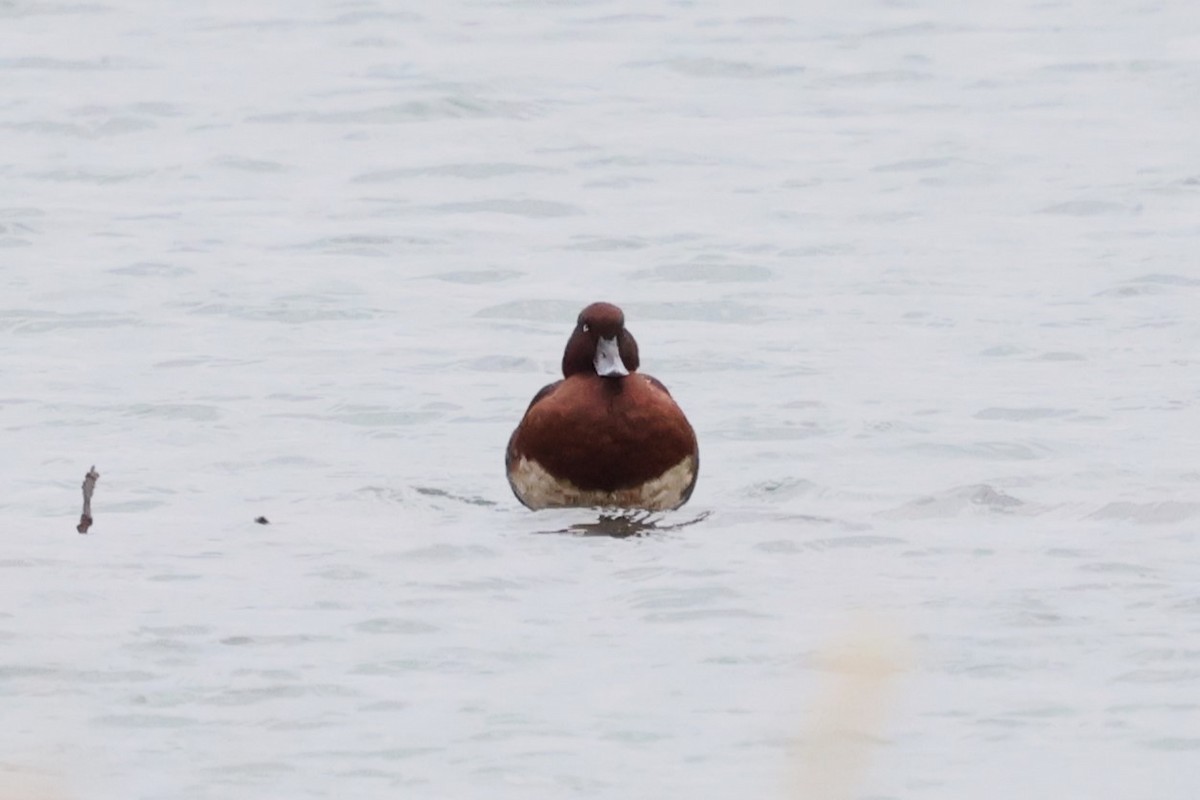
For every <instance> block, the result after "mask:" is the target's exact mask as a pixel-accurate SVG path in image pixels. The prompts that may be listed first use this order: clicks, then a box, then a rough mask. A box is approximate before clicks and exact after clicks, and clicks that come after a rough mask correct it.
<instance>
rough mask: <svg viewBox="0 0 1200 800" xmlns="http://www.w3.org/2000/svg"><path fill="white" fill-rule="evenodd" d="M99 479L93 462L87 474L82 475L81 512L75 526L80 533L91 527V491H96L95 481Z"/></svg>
mask: <svg viewBox="0 0 1200 800" xmlns="http://www.w3.org/2000/svg"><path fill="white" fill-rule="evenodd" d="M99 479H100V473H99V472H96V465H95V464H93V465H92V468H91V469H89V470H88V473H87V475H84V476H83V513H82V514H80V516H79V524H78V525H76V526H75V530H77V531H79V532H80V533H87V532H88V528H90V527H92V492H94V491H96V481H97V480H99Z"/></svg>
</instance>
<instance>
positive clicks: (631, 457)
mask: <svg viewBox="0 0 1200 800" xmlns="http://www.w3.org/2000/svg"><path fill="white" fill-rule="evenodd" d="M640 365H641V362H640V360H639V356H638V345H637V341H636V340H635V339H634V338H633V334H631V333H630V332H629V331H628V330H627V329H626V327H625V313H624V312H623V311H622V310H621V309H620V308H619V307H617V306H615V305H613V304H612V303H603V302H600V303H592V304H591V305H589V306H587V307H586V308H584V309H583V310H582V311H581V312H579V317H578V318H577V319H576V321H575V328H574V330H573V331H572V332H571V336H570V338H568V339H567V346H566V348H565V350H564V351H563V358H562V374H563V377H562V380H560V381H556V382H554V383H551V384H549V385H547V386H544V387H542V389H541V391H539V392H538V393H537V394H535V395H534V397H533V400H532V401H531V402H530V403H529V407H528V408H527V409H526V411H525V415H524V417H522V419H521V422H520V424H518V425H517V427H516V430H514V431H513V433H512V436H511V437H510V438H509V440H508V448H507V450H506V452H505V459H504V461H505V468H506V471H507V474H508V483H509V486H511V487H512V490H513V494H515V495H516V497H517V500H519V501H520V502H521V503H522V505H524V506H526V507H527V508H530V509H533V510H539V509H545V508H568V507H602V508H621V509H638V510H647V511H666V510H670V509H675V508H679V507H680V506H682V505H683V504H684V503H686V502H687V501H688V499H689V498H690V497H691V496H692V491H693V490H694V489H695V488H696V479H697V477H698V476H699V473H700V449H699V445H698V442H697V440H696V432H695V430H693V428H692V425H691V423H689V422H688V419H687V417H686V416H684V413H683V410H682V409H681V408H680V407H679V405H678V404H677V403H676V402H675V399H674V398H673V397H671V393H670V392H669V391H667V387H666V386H664V385H663V384H662V382H660V381H658V380H656V379H655V378H652V377H651V376H649V375H645V374H643V373H640V372H638V371H637V370H638V367H639V366H640Z"/></svg>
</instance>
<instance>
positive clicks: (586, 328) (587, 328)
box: [583, 322, 591, 333]
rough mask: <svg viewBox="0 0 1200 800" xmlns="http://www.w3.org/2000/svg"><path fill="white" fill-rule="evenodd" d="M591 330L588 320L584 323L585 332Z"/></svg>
mask: <svg viewBox="0 0 1200 800" xmlns="http://www.w3.org/2000/svg"><path fill="white" fill-rule="evenodd" d="M590 330H591V328H590V327H589V326H588V324H587V323H586V322H585V323H583V332H584V333H587V332H588V331H590Z"/></svg>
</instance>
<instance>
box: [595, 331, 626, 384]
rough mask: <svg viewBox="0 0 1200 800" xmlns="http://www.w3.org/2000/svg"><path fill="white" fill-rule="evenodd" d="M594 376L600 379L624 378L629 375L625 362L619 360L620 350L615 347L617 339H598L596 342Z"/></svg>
mask: <svg viewBox="0 0 1200 800" xmlns="http://www.w3.org/2000/svg"><path fill="white" fill-rule="evenodd" d="M595 365H596V374H597V375H599V376H600V377H602V378H624V377H625V376H626V375H628V374H629V370H627V369H625V362H624V361H622V360H621V349H620V348H619V347H618V346H617V337H615V336H613V337H612V338H610V339H603V338H602V339H600V341H598V342H596V359H595Z"/></svg>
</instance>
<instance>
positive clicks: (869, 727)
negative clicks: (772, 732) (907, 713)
mask: <svg viewBox="0 0 1200 800" xmlns="http://www.w3.org/2000/svg"><path fill="white" fill-rule="evenodd" d="M818 660H819V664H820V665H821V666H822V667H823V668H824V669H825V670H826V673H827V676H828V677H827V679H826V685H825V686H824V687H823V689H822V691H821V694H820V695H819V697H818V699H817V702H816V704H815V705H814V707H813V708H812V709H811V710H810V712H809V715H808V728H807V731H806V732H805V733H804V734H802V735H801V736H800V737H799V738H798V739H797V741H796V744H795V748H794V751H795V755H796V762H797V766H796V769H795V773H794V778H793V781H792V784H793V785H792V787H791V788H792V791H791V792H790V793H789V794H788V796H790V797H795V798H803V800H851V798H853V797H854V796H855V793H856V791H857V789H858V787H859V786H860V785H861V784H862V782H863V780H864V779H865V778H866V775H867V772H868V770H869V768H870V764H871V759H872V756H873V754H874V751H875V750H876V748H877V747H879V745H880V744H882V743H883V742H884V741H885V740H884V738H883V731H884V728H885V726H886V723H887V720H888V718H889V717H890V715H891V710H892V706H893V703H894V700H895V696H896V688H897V683H898V682H899V681H898V679H899V676H900V675H901V673H903V672H904V671H905V670H906V669H907V668H908V664H909V661H910V656H909V652H908V647H907V645H906V643H905V642H904V641H903V640H902V639H901V638H900V637H898V636H896V635H895V634H892V633H887V632H886V629H885V628H884V626H883V625H881V624H880V623H878V622H876V621H872V620H860V621H859V622H857V623H856V624H855V625H854V627H853V629H852V631H851V633H850V634H849V635H848V636H846V637H844V638H843V639H842V641H840V642H837V643H834V644H832V645H831V646H829V647H827V648H826V649H825V650H824V651H823V652H822V653H821V654H820V655H819V657H818Z"/></svg>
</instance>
